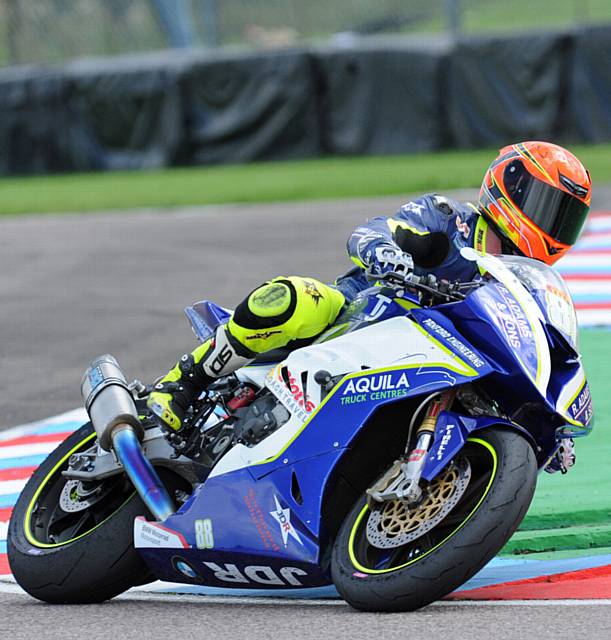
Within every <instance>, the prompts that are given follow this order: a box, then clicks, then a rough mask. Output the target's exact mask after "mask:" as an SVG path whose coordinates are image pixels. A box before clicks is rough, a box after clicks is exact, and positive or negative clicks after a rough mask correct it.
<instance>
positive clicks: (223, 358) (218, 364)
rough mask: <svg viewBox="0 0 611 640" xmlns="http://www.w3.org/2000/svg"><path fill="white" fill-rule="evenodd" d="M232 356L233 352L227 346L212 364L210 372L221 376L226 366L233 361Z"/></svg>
mask: <svg viewBox="0 0 611 640" xmlns="http://www.w3.org/2000/svg"><path fill="white" fill-rule="evenodd" d="M232 355H233V351H232V350H231V349H230V348H229V347H228V346H227V345H224V346H223V348H222V349H221V351H220V353H219V354H218V355H217V356H216V358H214V360H213V361H212V362H211V363H210V365H209V366H210V371H212V373H215V374H217V375H219V374H220V373H221V372H222V371H223V369H224V368H225V365H226V364H227V363H228V362H229V361H230V360H231V356H232Z"/></svg>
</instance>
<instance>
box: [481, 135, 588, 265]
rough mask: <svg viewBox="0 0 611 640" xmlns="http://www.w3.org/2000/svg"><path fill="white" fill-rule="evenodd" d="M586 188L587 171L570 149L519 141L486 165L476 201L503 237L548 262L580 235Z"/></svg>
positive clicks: (551, 262) (560, 254)
mask: <svg viewBox="0 0 611 640" xmlns="http://www.w3.org/2000/svg"><path fill="white" fill-rule="evenodd" d="M591 192H592V182H591V180H590V174H589V173H588V172H587V170H586V169H585V167H584V166H583V164H581V162H580V161H579V160H578V159H577V158H576V157H575V156H574V155H573V154H572V153H571V152H570V151H567V150H566V149H563V148H562V147H559V146H558V145H555V144H551V143H549V142H521V143H518V144H512V145H510V146H507V147H504V148H503V149H501V150H500V151H499V155H498V157H497V158H496V159H495V160H494V162H493V163H492V164H491V165H490V167H488V171H486V175H485V176H484V181H483V182H482V188H481V190H480V194H479V205H480V209H481V211H482V213H483V214H484V216H486V218H487V219H488V220H489V222H491V223H492V224H493V225H494V227H495V229H496V230H497V231H498V232H499V235H500V236H501V237H502V239H503V240H504V241H505V243H506V242H507V241H509V242H510V243H511V245H512V246H513V247H514V248H516V249H517V253H520V254H523V255H525V256H527V257H530V258H537V259H538V260H541V261H543V262H545V263H546V264H550V265H551V264H553V263H554V262H556V261H557V260H559V259H560V258H561V257H562V256H563V255H564V254H565V253H566V252H567V251H568V250H569V249H570V248H571V247H572V246H573V245H574V244H575V242H576V241H577V238H579V235H580V233H581V230H582V228H583V225H584V223H585V220H586V217H587V215H588V212H589V210H590V197H591Z"/></svg>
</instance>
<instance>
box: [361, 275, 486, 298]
mask: <svg viewBox="0 0 611 640" xmlns="http://www.w3.org/2000/svg"><path fill="white" fill-rule="evenodd" d="M367 277H368V278H369V280H373V281H376V282H380V283H383V284H385V285H387V286H389V287H392V288H394V289H404V288H408V289H414V290H416V291H418V292H419V293H421V294H425V295H426V296H429V297H430V299H431V302H433V301H434V300H442V301H443V302H458V301H460V300H464V299H465V298H466V297H467V295H468V293H469V292H470V291H471V290H472V289H476V288H478V287H480V286H481V285H482V284H483V283H482V282H460V281H455V282H449V281H448V280H436V279H435V278H434V276H432V275H425V276H418V275H416V274H414V273H408V274H402V273H395V272H392V271H390V272H388V273H385V274H384V275H382V276H377V275H373V274H368V276H367ZM465 290H466V291H465Z"/></svg>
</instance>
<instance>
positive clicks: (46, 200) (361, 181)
mask: <svg viewBox="0 0 611 640" xmlns="http://www.w3.org/2000/svg"><path fill="white" fill-rule="evenodd" d="M571 150H572V151H574V152H575V153H577V155H578V156H579V157H580V158H582V160H583V161H584V162H585V164H586V165H587V166H588V168H589V169H590V171H591V173H592V176H593V178H594V180H595V181H598V182H610V181H611V162H609V158H611V145H597V146H575V147H571ZM496 153H497V151H496V150H495V149H485V150H477V151H445V152H440V153H422V154H417V155H409V156H376V157H371V156H368V157H351V158H338V157H334V158H325V159H318V160H306V161H301V162H282V163H279V162H267V163H254V164H246V165H225V166H213V167H189V168H177V169H166V170H161V171H124V172H108V173H88V174H64V175H58V176H40V177H24V178H1V179H0V215H2V214H4V215H7V214H13V215H15V214H22V213H32V212H39V213H45V212H63V211H100V210H108V209H130V208H139V207H176V206H188V205H205V204H220V203H230V202H236V203H237V202H274V201H292V200H320V199H333V198H347V197H364V196H383V195H395V194H408V193H423V192H426V191H438V192H443V191H444V190H447V189H456V188H463V187H478V186H479V184H480V182H481V179H482V176H483V174H484V171H485V169H486V167H487V166H488V164H489V163H490V161H491V160H492V159H493V158H494V157H495V155H496Z"/></svg>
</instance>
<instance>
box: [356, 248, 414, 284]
mask: <svg viewBox="0 0 611 640" xmlns="http://www.w3.org/2000/svg"><path fill="white" fill-rule="evenodd" d="M413 271H414V261H413V260H412V257H411V256H410V255H409V254H408V253H405V252H404V251H401V249H399V247H397V246H395V245H392V244H380V245H378V246H377V247H376V248H375V250H374V255H373V256H372V260H371V262H370V264H369V265H368V266H367V275H370V276H376V277H380V276H385V275H386V274H388V273H396V274H398V275H400V276H403V277H404V278H406V279H407V278H408V276H409V275H410V274H412V273H413Z"/></svg>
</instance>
